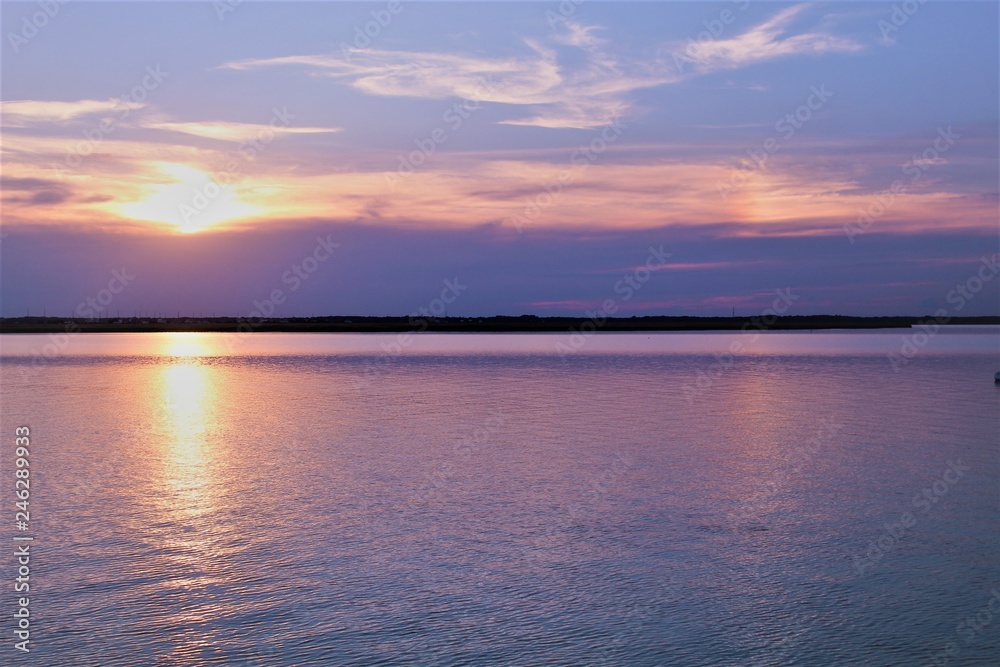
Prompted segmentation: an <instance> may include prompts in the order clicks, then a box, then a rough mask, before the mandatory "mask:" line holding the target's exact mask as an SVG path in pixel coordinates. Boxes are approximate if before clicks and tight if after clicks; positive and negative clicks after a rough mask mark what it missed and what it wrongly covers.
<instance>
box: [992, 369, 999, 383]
mask: <svg viewBox="0 0 1000 667" xmlns="http://www.w3.org/2000/svg"><path fill="white" fill-rule="evenodd" d="M993 381H994V382H1000V371H997V372H996V373H994V374H993Z"/></svg>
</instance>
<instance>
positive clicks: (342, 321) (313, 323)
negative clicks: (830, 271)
mask: <svg viewBox="0 0 1000 667" xmlns="http://www.w3.org/2000/svg"><path fill="white" fill-rule="evenodd" d="M931 322H935V323H936V322H937V320H936V319H935V318H934V317H933V316H930V315H927V316H923V317H851V316H842V315H798V316H779V317H776V318H774V317H772V318H762V317H760V316H754V317H677V316H647V317H612V318H604V319H596V318H589V317H538V316H534V315H522V316H493V317H412V318H411V317H367V316H365V317H342V316H329V317H287V318H263V319H258V318H254V319H248V318H237V317H166V318H154V317H127V318H106V319H96V320H95V319H82V318H78V319H77V318H63V317H7V318H0V334H5V333H158V332H223V333H225V332H237V331H239V332H256V331H260V332H282V333H299V332H300V333H399V332H407V331H411V332H422V331H427V332H437V333H533V332H537V333H540V332H563V333H565V332H573V331H575V332H580V331H583V332H592V331H607V332H612V331H614V332H629V331H740V330H745V331H759V330H769V331H803V330H817V329H820V330H822V329H900V328H909V327H912V326H915V325H918V324H921V323H931ZM947 323H948V324H950V325H967V326H968V325H1000V316H983V317H953V318H951V319H950V320H948V322H947Z"/></svg>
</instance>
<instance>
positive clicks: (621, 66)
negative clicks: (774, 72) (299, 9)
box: [221, 4, 863, 129]
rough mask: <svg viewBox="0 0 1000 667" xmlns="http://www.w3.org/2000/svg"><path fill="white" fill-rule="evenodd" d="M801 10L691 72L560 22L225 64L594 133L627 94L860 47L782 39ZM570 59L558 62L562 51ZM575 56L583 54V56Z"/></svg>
mask: <svg viewBox="0 0 1000 667" xmlns="http://www.w3.org/2000/svg"><path fill="white" fill-rule="evenodd" d="M805 8H806V5H804V4H800V5H795V6H793V7H789V8H787V9H783V10H782V11H780V12H778V13H777V14H775V15H774V16H773V17H772V18H770V19H768V20H766V21H764V22H763V23H761V24H760V25H757V26H755V27H753V28H751V29H750V30H748V31H746V32H745V33H743V34H742V35H739V36H737V37H733V38H731V39H719V40H715V41H711V42H707V43H700V44H699V45H698V48H697V49H696V50H694V52H693V53H691V54H689V57H690V60H691V61H692V62H693V63H694V67H693V68H692V69H691V70H689V71H688V72H683V73H682V72H679V71H677V68H676V67H675V66H674V63H673V60H672V59H662V60H660V61H654V62H637V61H628V60H624V59H622V58H619V57H617V56H615V55H614V54H612V53H611V51H610V49H609V46H608V44H607V42H606V40H604V39H603V38H602V37H600V31H601V28H600V27H598V26H585V25H581V24H579V23H574V22H571V21H566V22H564V23H563V24H562V25H561V26H560V27H559V29H558V30H556V31H555V32H553V33H552V34H551V35H550V36H549V37H547V38H545V39H544V40H542V39H525V40H524V44H525V46H526V47H527V49H528V52H527V53H525V54H524V55H521V56H512V57H504V58H489V57H483V56H478V55H469V54H458V53H447V54H446V53H434V52H426V51H416V52H408V51H388V50H378V49H352V50H350V51H349V53H347V56H348V57H345V54H344V53H342V52H338V53H336V54H315V55H295V56H284V57H278V58H264V59H249V60H239V61H233V62H229V63H225V64H224V65H222V66H221V67H222V68H224V69H233V70H253V69H257V68H262V67H275V66H283V65H284V66H299V67H304V68H306V69H307V70H309V71H310V73H311V74H313V75H315V76H320V77H329V78H332V79H336V80H339V81H343V82H345V83H347V84H348V85H350V86H352V87H354V88H355V89H357V90H360V91H362V92H365V93H367V94H369V95H375V96H385V97H413V98H423V99H447V98H462V99H468V100H475V101H478V102H495V103H499V104H508V105H515V106H524V107H529V108H530V111H529V115H527V116H525V117H515V118H508V119H506V120H502V121H498V122H499V123H501V124H506V125H528V126H535V127H547V128H579V129H593V128H597V127H600V126H602V125H606V124H608V123H611V122H612V121H614V120H615V119H617V118H618V117H620V116H621V115H623V114H625V113H628V112H629V111H630V110H631V109H632V108H633V104H634V100H633V94H634V93H635V92H636V91H639V90H641V89H643V88H653V87H656V86H661V85H665V84H671V83H677V82H679V81H682V80H684V79H686V78H688V77H690V76H696V75H698V74H704V73H707V72H711V71H716V70H723V69H735V68H739V67H744V66H747V65H751V64H754V63H757V62H762V61H765V60H772V59H776V58H782V57H791V56H798V55H805V54H818V53H825V52H851V51H859V50H861V49H862V48H863V47H862V45H861V44H860V43H858V42H856V41H854V40H852V39H850V38H846V37H838V36H836V35H833V34H831V33H829V32H828V31H823V30H820V29H816V30H814V31H811V32H806V33H801V34H790V25H791V23H792V22H793V21H794V19H795V18H796V17H798V16H799V15H800V14H801V13H802V12H803V11H804V9H805ZM567 49H569V50H571V51H572V52H573V54H572V57H560V56H565V55H567V54H566V50H567ZM581 56H582V57H581Z"/></svg>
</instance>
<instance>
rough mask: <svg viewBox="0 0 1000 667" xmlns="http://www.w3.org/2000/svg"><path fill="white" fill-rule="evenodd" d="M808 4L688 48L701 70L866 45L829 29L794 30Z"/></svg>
mask: <svg viewBox="0 0 1000 667" xmlns="http://www.w3.org/2000/svg"><path fill="white" fill-rule="evenodd" d="M807 7H808V4H806V3H803V4H798V5H793V6H791V7H788V8H786V9H783V10H781V11H780V12H778V13H777V14H775V15H774V16H773V17H771V18H770V19H768V20H766V21H764V22H763V23H761V24H759V25H756V26H754V27H753V28H750V29H749V30H747V31H746V32H744V33H743V34H741V35H738V36H736V37H732V38H729V39H716V40H709V41H705V42H699V43H698V45H697V46H696V47H695V48H691V49H688V50H685V51H684V54H685V56H686V57H687V58H689V59H690V60H691V61H693V62H694V64H695V70H696V71H697V72H700V73H706V72H712V71H717V70H727V69H736V68H739V67H746V66H748V65H753V64H756V63H760V62H764V61H767V60H774V59H777V58H785V57H789V56H797V55H816V54H821V53H829V52H847V53H850V52H856V51H861V50H862V49H863V48H864V46H863V45H862V44H861V43H860V42H858V41H856V40H854V39H851V38H849V37H839V36H837V35H834V34H832V33H830V32H828V31H824V30H820V29H816V30H815V31H813V32H804V33H800V34H791V31H790V26H791V24H792V22H793V21H794V20H795V19H796V18H798V17H799V15H800V14H802V12H803V11H804V10H806V8H807Z"/></svg>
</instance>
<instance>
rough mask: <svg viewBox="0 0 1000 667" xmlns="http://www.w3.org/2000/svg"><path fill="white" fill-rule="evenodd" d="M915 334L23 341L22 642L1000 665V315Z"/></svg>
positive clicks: (0, 659)
mask: <svg viewBox="0 0 1000 667" xmlns="http://www.w3.org/2000/svg"><path fill="white" fill-rule="evenodd" d="M904 334H905V335H912V334H913V332H909V331H906V332H904V331H890V332H877V333H812V334H809V333H802V334H791V333H773V334H766V335H763V336H761V337H760V338H759V340H756V341H753V342H751V336H748V335H741V334H733V333H715V334H654V335H647V334H621V335H617V334H616V335H598V336H594V337H591V338H587V339H585V340H582V343H583V344H582V346H581V347H579V349H575V348H572V344H571V342H570V341H569V339H568V337H567V336H564V335H558V336H554V335H424V336H419V337H417V338H416V339H415V340H413V341H410V340H408V339H401V338H400V337H398V336H395V335H386V336H381V335H378V336H376V335H306V334H254V335H252V336H250V337H249V338H247V339H246V340H235V339H232V338H227V337H226V336H225V335H224V334H137V335H132V334H84V335H76V336H71V337H69V338H67V339H66V340H61V341H59V342H53V340H54V339H51V338H50V337H48V336H13V335H7V336H3V337H0V351H2V354H3V365H2V371H0V372H2V375H0V380H2V415H0V417H2V434H3V435H2V437H3V439H4V440H3V442H4V444H3V446H2V450H0V451H2V452H3V455H2V456H3V459H2V462H0V472H2V480H3V482H2V485H0V490H2V493H3V498H4V501H3V506H4V507H6V508H7V511H8V513H9V514H10V515H11V516H9V517H5V518H4V522H6V523H5V528H4V531H5V534H6V535H7V537H5V538H4V539H6V540H8V544H9V545H12V544H13V542H10V541H9V540H10V539H11V537H12V536H13V535H14V534H15V531H14V530H13V526H12V525H11V524H12V523H13V512H14V510H13V508H12V505H13V502H12V500H13V499H12V495H13V493H12V489H11V479H12V469H13V454H12V451H13V444H14V443H13V440H14V428H15V426H19V425H22V424H27V425H29V426H30V427H31V430H32V437H33V445H32V452H31V457H32V458H31V464H32V467H31V474H32V478H31V479H32V481H33V485H32V487H31V492H32V495H31V518H32V525H31V532H32V534H34V535H35V536H36V541H35V542H34V543H33V546H32V549H33V559H32V563H31V566H32V570H31V577H32V584H31V586H32V587H31V594H32V598H31V610H32V617H31V618H32V622H33V624H32V635H31V637H32V644H31V646H32V653H31V654H30V657H29V658H28V660H27V661H26V662H25V664H37V665H46V666H53V667H61V666H63V665H66V666H70V665H72V666H74V667H76V666H86V665H101V666H102V667H116V666H122V667H142V666H145V665H209V664H218V665H242V666H250V665H254V666H265V665H267V666H270V665H359V666H361V665H364V666H371V665H456V666H457V665H519V666H520V665H628V666H633V665H635V666H646V665H650V666H652V665H748V666H749V665H807V666H812V665H815V666H817V667H818V666H828V665H856V664H866V665H931V664H935V663H934V660H935V655H936V654H941V652H942V651H943V650H944V649H945V648H946V647H947V646H948V644H949V642H953V643H954V646H953V647H952V650H953V653H954V652H955V651H957V655H953V656H952V657H951V659H950V662H949V663H948V664H950V665H970V666H971V665H996V664H998V658H997V656H998V655H1000V651H998V646H1000V598H998V602H997V603H994V604H993V605H992V606H990V605H991V603H990V599H991V590H993V589H996V590H997V591H1000V446H998V445H1000V437H998V431H1000V429H998V426H1000V422H998V415H1000V410H998V402H1000V386H995V385H994V383H993V372H994V371H995V370H997V369H1000V346H998V338H1000V337H998V335H997V331H996V329H966V330H952V331H948V332H943V333H940V334H938V335H937V336H934V337H932V338H931V339H929V340H923V341H922V342H924V343H926V344H925V345H923V346H922V347H920V348H919V350H918V351H917V352H916V353H915V354H914V355H913V356H912V359H911V360H910V361H909V362H908V363H906V364H905V365H902V366H901V367H899V368H898V370H894V368H893V366H892V364H891V363H890V361H889V359H888V358H887V356H886V355H887V354H888V353H891V352H896V351H898V350H899V349H900V346H901V345H902V336H903V335H904ZM736 341H741V342H742V343H744V347H743V348H742V349H740V350H739V351H738V353H736V354H734V355H732V356H726V354H725V353H726V352H727V351H728V350H729V349H730V345H731V344H732V343H733V342H736ZM559 342H562V343H563V344H564V345H566V346H569V347H570V348H571V349H574V351H572V352H565V348H563V352H564V354H562V355H560V354H559V353H558V352H556V350H555V345H556V344H557V343H559ZM576 342H577V343H580V342H581V341H580V340H577V341H576ZM46 344H50V345H52V346H53V347H50V348H49V350H48V352H46V350H45V348H44V346H45V345H46ZM56 346H58V347H59V348H60V349H59V350H58V354H54V355H52V353H53V352H55V351H57V350H56ZM47 354H49V355H51V356H46V355H47ZM949 466H951V468H950V469H949ZM924 489H927V490H928V491H927V493H928V496H926V497H923V496H921V493H922V492H923V490H924ZM932 501H933V502H932ZM906 513H909V514H906ZM904 523H905V524H906V525H905V526H904V525H903V524H904ZM886 524H888V526H886ZM12 551H13V548H12V547H10V546H8V548H7V549H5V552H6V553H8V554H9V553H10V552H12ZM2 562H3V567H4V570H3V572H4V578H5V579H6V580H7V581H11V580H12V579H13V577H14V560H13V559H12V558H10V556H9V555H7V556H5V557H4V559H3V560H2ZM0 590H3V591H4V593H3V595H2V596H0V606H2V609H3V611H2V613H0V618H3V619H6V620H4V621H3V624H2V625H3V628H4V629H3V632H2V637H3V643H2V644H0V651H2V655H0V664H12V661H13V659H14V658H15V657H16V658H18V659H20V658H21V656H20V655H16V654H15V653H14V651H13V648H12V646H11V643H12V640H11V638H12V636H13V623H12V621H11V620H10V619H11V615H10V614H11V613H12V612H13V610H14V605H15V604H16V602H15V599H14V594H13V592H12V591H11V585H10V584H3V585H2V586H0ZM998 595H1000V593H998ZM977 614H978V615H979V616H978V618H979V620H978V621H976V620H975V619H976V617H977ZM970 616H971V618H972V619H973V624H974V625H969V624H968V623H967V622H966V621H965V619H966V618H967V617H970ZM987 616H988V617H989V618H988V620H987ZM942 655H943V654H942ZM941 660H943V658H941V659H939V660H938V664H943V662H941Z"/></svg>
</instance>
